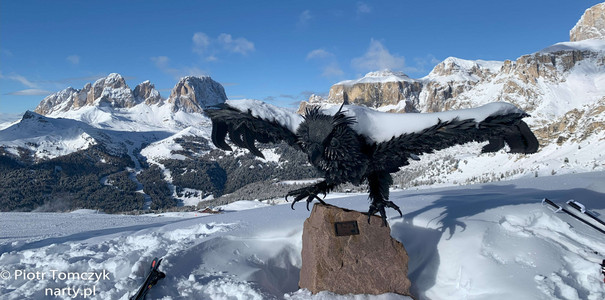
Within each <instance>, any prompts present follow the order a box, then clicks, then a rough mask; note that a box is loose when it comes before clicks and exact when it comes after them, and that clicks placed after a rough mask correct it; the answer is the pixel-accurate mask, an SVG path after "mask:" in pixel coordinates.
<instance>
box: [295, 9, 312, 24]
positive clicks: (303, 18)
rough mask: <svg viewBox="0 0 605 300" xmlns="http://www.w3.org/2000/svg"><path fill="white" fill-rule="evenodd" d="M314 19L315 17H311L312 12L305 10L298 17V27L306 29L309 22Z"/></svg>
mask: <svg viewBox="0 0 605 300" xmlns="http://www.w3.org/2000/svg"><path fill="white" fill-rule="evenodd" d="M311 19H313V15H311V11H310V10H308V9H307V10H305V11H303V12H302V13H300V15H298V24H297V26H298V27H306V26H307V25H308V24H309V21H310V20H311Z"/></svg>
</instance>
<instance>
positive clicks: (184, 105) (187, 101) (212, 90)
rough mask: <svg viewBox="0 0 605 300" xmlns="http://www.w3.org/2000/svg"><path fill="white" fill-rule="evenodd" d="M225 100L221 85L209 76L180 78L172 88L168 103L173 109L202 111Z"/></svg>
mask: <svg viewBox="0 0 605 300" xmlns="http://www.w3.org/2000/svg"><path fill="white" fill-rule="evenodd" d="M225 100H227V95H226V94H225V89H224V88H223V86H222V85H221V84H220V83H218V82H216V81H214V80H212V78H210V77H193V76H188V77H184V78H182V79H181V80H180V81H179V82H178V83H177V84H176V85H175V86H174V88H173V89H172V92H171V93H170V98H169V99H168V102H169V103H172V104H173V111H175V112H176V111H184V112H188V113H191V112H202V110H203V109H204V108H206V107H208V106H212V105H216V104H219V103H222V102H225Z"/></svg>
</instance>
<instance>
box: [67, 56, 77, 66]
mask: <svg viewBox="0 0 605 300" xmlns="http://www.w3.org/2000/svg"><path fill="white" fill-rule="evenodd" d="M65 59H66V60H67V61H68V62H70V63H72V64H74V65H77V64H79V63H80V56H78V55H75V54H74V55H70V56H68V57H66V58H65Z"/></svg>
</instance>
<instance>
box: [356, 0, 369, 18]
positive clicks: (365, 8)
mask: <svg viewBox="0 0 605 300" xmlns="http://www.w3.org/2000/svg"><path fill="white" fill-rule="evenodd" d="M371 12H372V8H371V7H370V6H369V5H367V4H366V3H363V2H357V14H358V15H360V14H369V13H371Z"/></svg>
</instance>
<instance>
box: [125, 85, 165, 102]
mask: <svg viewBox="0 0 605 300" xmlns="http://www.w3.org/2000/svg"><path fill="white" fill-rule="evenodd" d="M132 94H133V96H134V98H135V99H136V101H137V103H142V102H144V103H145V104H147V105H155V104H159V103H161V102H162V101H163V99H162V97H161V96H160V92H158V90H156V89H155V85H153V84H152V83H151V82H150V81H149V80H145V81H143V82H141V83H140V84H139V85H137V86H136V87H135V88H134V90H133V91H132Z"/></svg>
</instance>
